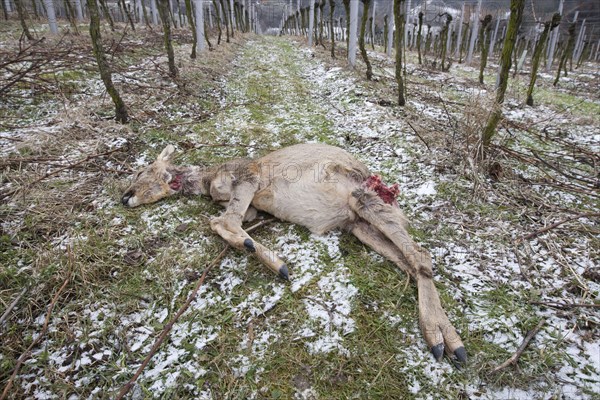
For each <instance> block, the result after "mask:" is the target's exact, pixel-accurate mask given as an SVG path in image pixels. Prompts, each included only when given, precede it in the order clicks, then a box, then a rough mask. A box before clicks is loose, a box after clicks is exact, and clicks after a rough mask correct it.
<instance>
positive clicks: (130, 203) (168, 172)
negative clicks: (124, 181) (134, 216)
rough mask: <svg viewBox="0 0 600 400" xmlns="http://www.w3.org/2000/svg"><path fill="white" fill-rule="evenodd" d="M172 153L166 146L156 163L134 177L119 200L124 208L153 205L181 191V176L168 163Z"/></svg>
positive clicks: (172, 148) (173, 149) (173, 150)
mask: <svg viewBox="0 0 600 400" xmlns="http://www.w3.org/2000/svg"><path fill="white" fill-rule="evenodd" d="M174 152H175V148H174V147H173V146H172V145H168V146H167V147H165V149H164V150H163V151H162V152H161V153H160V155H159V156H158V158H157V159H156V161H154V162H153V163H152V164H150V165H148V166H147V167H145V168H143V169H142V170H141V171H139V172H138V173H137V174H136V175H135V177H134V178H133V182H132V183H131V185H130V186H129V188H127V190H126V191H125V194H124V195H123V197H122V198H121V202H122V203H123V205H124V206H127V207H137V206H139V205H142V204H149V203H155V202H157V201H158V200H160V199H163V198H165V197H168V196H171V195H174V194H176V193H178V192H179V191H180V190H181V176H180V175H178V174H176V173H175V171H174V167H173V165H172V164H171V162H170V161H169V159H170V158H171V155H173V153H174Z"/></svg>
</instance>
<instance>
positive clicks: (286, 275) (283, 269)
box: [279, 264, 290, 281]
mask: <svg viewBox="0 0 600 400" xmlns="http://www.w3.org/2000/svg"><path fill="white" fill-rule="evenodd" d="M279 276H280V277H282V278H283V279H285V280H286V281H289V280H290V274H289V271H288V267H287V265H285V264H283V265H282V266H281V267H279Z"/></svg>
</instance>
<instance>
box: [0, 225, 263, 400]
mask: <svg viewBox="0 0 600 400" xmlns="http://www.w3.org/2000/svg"><path fill="white" fill-rule="evenodd" d="M271 221H273V220H272V219H268V220H264V221H261V222H259V223H257V224H255V225H252V226H251V227H249V228H248V229H246V232H248V233H249V232H252V231H253V230H256V229H257V228H259V227H261V226H263V225H266V224H268V223H269V222H271ZM229 249H230V247H229V245H226V246H225V247H224V248H223V250H221V252H220V253H219V255H217V257H215V259H214V260H212V262H211V263H210V264H209V265H208V267H206V268H205V269H204V271H203V272H202V276H200V279H198V282H196V286H195V287H194V290H192V293H190V295H189V296H188V298H187V300H186V302H185V303H184V304H183V305H182V306H181V307H180V308H179V310H178V311H177V314H175V316H174V317H173V318H171V320H170V321H169V322H168V323H167V324H166V325H165V326H164V328H163V330H162V332H161V334H160V336H159V337H158V339H157V340H156V341H155V342H154V345H152V348H151V349H150V352H149V353H148V355H147V356H146V358H144V361H142V364H141V365H140V366H139V368H138V369H137V371H136V372H135V374H134V375H133V377H131V379H130V380H129V382H127V383H126V384H125V385H124V386H123V387H122V388H121V390H120V391H119V394H118V395H117V397H115V399H116V400H120V399H122V398H123V397H124V396H125V395H126V394H127V393H128V392H129V391H130V390H131V388H132V387H133V385H134V384H135V381H136V380H137V379H138V378H139V377H140V375H141V374H142V372H143V371H144V368H146V366H147V365H148V363H150V360H151V359H152V356H154V354H156V352H157V351H158V349H159V348H160V346H161V345H162V344H163V342H164V341H165V339H166V338H167V336H168V335H169V332H171V329H173V325H175V323H176V322H177V321H178V320H179V318H180V317H181V316H182V315H183V313H184V312H186V310H187V309H188V307H189V306H190V304H192V301H194V299H195V298H196V296H197V295H198V291H199V290H200V287H202V284H203V283H204V280H205V279H206V276H207V275H208V273H209V272H210V270H212V269H213V268H214V267H215V266H216V265H217V264H218V263H219V262H220V261H221V260H222V259H223V257H225V254H227V251H228V250H229ZM0 400H2V399H0Z"/></svg>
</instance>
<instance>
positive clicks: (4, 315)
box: [0, 288, 27, 326]
mask: <svg viewBox="0 0 600 400" xmlns="http://www.w3.org/2000/svg"><path fill="white" fill-rule="evenodd" d="M26 291H27V288H23V290H21V293H19V295H18V296H17V297H16V298H15V299H14V300H13V302H12V303H10V305H9V306H8V307H7V308H6V311H4V314H2V317H0V326H2V324H3V323H4V321H6V319H7V318H8V315H9V314H10V312H11V311H12V309H13V308H15V306H16V305H17V304H18V303H19V300H21V297H23V295H24V294H25V292H26Z"/></svg>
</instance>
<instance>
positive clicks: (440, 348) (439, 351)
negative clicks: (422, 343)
mask: <svg viewBox="0 0 600 400" xmlns="http://www.w3.org/2000/svg"><path fill="white" fill-rule="evenodd" d="M431 354H433V356H434V357H435V359H436V360H437V361H441V359H442V357H444V343H440V344H436V345H435V346H433V347H432V348H431Z"/></svg>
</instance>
